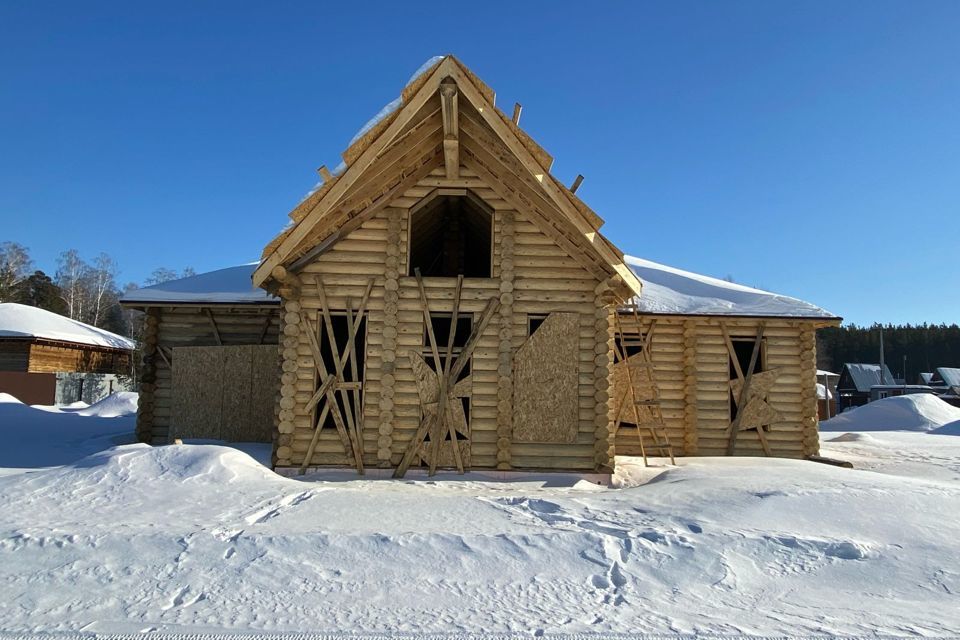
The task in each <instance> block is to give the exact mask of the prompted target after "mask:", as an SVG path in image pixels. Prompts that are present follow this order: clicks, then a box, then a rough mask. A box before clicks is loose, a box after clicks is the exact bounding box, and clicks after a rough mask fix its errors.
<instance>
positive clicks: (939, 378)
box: [930, 367, 960, 387]
mask: <svg viewBox="0 0 960 640" xmlns="http://www.w3.org/2000/svg"><path fill="white" fill-rule="evenodd" d="M930 383H931V384H932V385H934V386H943V387H960V369H955V368H953V367H937V372H936V375H934V376H933V378H932V380H930Z"/></svg>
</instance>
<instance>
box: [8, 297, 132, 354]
mask: <svg viewBox="0 0 960 640" xmlns="http://www.w3.org/2000/svg"><path fill="white" fill-rule="evenodd" d="M3 338H12V339H26V340H29V339H41V340H55V341H57V342H72V343H74V344H82V345H88V346H94V347H110V348H113V349H133V348H135V347H136V345H135V344H134V342H133V340H130V339H129V338H124V337H123V336H119V335H117V334H115V333H111V332H109V331H107V330H105V329H100V328H98V327H94V326H91V325H89V324H86V323H84V322H80V321H79V320H71V319H70V318H68V317H66V316H61V315H60V314H57V313H53V312H52V311H47V310H46V309H38V308H37V307H30V306H27V305H25V304H17V303H15V302H4V303H0V339H3Z"/></svg>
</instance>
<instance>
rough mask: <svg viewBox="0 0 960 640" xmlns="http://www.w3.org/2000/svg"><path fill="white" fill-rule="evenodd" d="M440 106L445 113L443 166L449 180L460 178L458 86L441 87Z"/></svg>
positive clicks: (451, 83) (447, 85) (452, 84)
mask: <svg viewBox="0 0 960 640" xmlns="http://www.w3.org/2000/svg"><path fill="white" fill-rule="evenodd" d="M440 105H441V110H442V112H443V114H442V115H443V164H444V167H445V168H446V171H447V179H448V180H456V179H457V178H459V177H460V114H459V109H458V107H457V85H456V83H454V82H444V83H442V84H441V85H440Z"/></svg>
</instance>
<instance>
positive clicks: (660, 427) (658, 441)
mask: <svg viewBox="0 0 960 640" xmlns="http://www.w3.org/2000/svg"><path fill="white" fill-rule="evenodd" d="M623 309H625V310H626V311H628V312H630V313H632V314H633V321H634V326H635V327H636V328H637V331H640V327H641V324H640V313H639V310H638V308H637V305H636V303H635V302H634V303H630V304H628V305H626V306H625V307H623ZM615 317H616V323H617V326H616V329H617V334H618V336H619V338H620V339H619V341H617V342H615V347H614V348H615V350H616V352H617V353H616V356H617V358H618V359H619V363H620V364H623V366H624V370H625V372H626V378H627V390H628V391H627V392H626V393H625V394H624V397H622V398H621V401H620V403H619V404H618V405H617V407H618V408H617V416H616V422H615V426H614V434H616V432H617V431H618V430H619V429H620V421H621V419H620V416H621V414H622V413H623V411H622V407H623V402H626V401H628V398H627V397H626V396H627V395H629V402H630V406H631V407H632V409H633V417H634V424H636V425H637V438H638V439H639V441H640V454H641V455H642V456H643V464H644V466H646V467H649V466H650V463H649V461H648V460H647V451H648V450H649V451H651V452H653V453H654V454H655V455H658V456H669V458H670V464H676V463H677V462H676V460H675V459H674V457H673V445H671V444H670V438H669V436H667V430H666V425H665V424H664V422H663V411H662V410H661V408H660V387H659V386H658V385H657V381H656V378H655V377H654V366H653V359H652V358H651V356H650V345H651V344H652V339H653V330H654V328H655V327H656V324H657V321H656V320H651V322H650V327H649V329H647V331H646V334H645V335H644V334H643V333H641V334H640V335H641V337H640V339H636V338H633V339H631V338H628V337H627V334H626V333H624V331H623V325H622V324H621V322H620V311H619V310H618V311H617V312H616V316H615ZM630 347H639V349H640V350H639V351H637V352H636V353H634V354H631V355H629V356H628V355H627V354H628V353H629V348H630ZM644 378H645V379H646V385H645V386H646V387H647V389H648V390H649V397H644V398H640V397H638V394H637V382H643V381H644ZM641 409H643V410H645V413H646V414H647V416H648V417H647V418H646V419H643V418H641V417H640V413H641ZM644 431H646V432H647V434H648V435H649V438H650V440H651V441H652V442H651V443H650V444H647V443H645V442H644V436H643V432H644ZM614 437H616V435H614Z"/></svg>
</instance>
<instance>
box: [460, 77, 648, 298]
mask: <svg viewBox="0 0 960 640" xmlns="http://www.w3.org/2000/svg"><path fill="white" fill-rule="evenodd" d="M450 75H451V76H453V78H454V80H456V82H457V86H458V88H459V90H460V93H461V94H462V95H463V96H464V98H466V99H467V100H469V101H470V102H471V103H472V104H473V106H474V107H476V108H477V111H478V112H479V114H480V116H481V118H483V120H484V121H485V122H486V123H487V125H488V126H489V127H490V128H491V129H492V130H493V131H494V132H495V133H496V134H497V136H498V137H500V139H501V140H503V142H504V144H506V146H507V148H508V149H509V150H510V151H511V152H512V153H513V154H514V155H515V156H516V157H517V158H518V159H519V160H520V162H521V164H522V165H523V167H524V168H525V169H526V171H527V172H529V174H530V175H531V176H532V177H533V178H534V179H535V180H536V181H537V182H539V184H540V186H541V188H542V190H543V192H544V193H546V194H547V196H549V198H550V199H551V200H552V201H553V202H554V203H555V204H556V206H557V207H558V208H559V209H560V211H561V212H563V213H564V215H565V216H566V218H567V219H568V220H569V221H570V222H572V223H573V224H574V226H575V227H576V228H577V230H578V231H579V232H580V233H581V234H583V236H584V237H585V238H586V239H587V241H588V242H589V243H590V244H591V245H592V246H593V247H594V249H595V250H596V251H597V253H599V254H600V255H601V256H602V257H603V259H604V260H605V261H606V262H607V263H608V264H609V265H610V266H611V267H612V268H613V269H614V270H615V271H616V272H617V274H618V275H619V276H620V277H621V278H622V279H623V281H624V282H626V283H627V284H628V285H630V287H631V288H632V289H634V291H636V292H637V293H639V292H640V290H641V288H642V285H641V284H640V280H639V279H638V278H637V276H636V274H634V273H633V271H631V270H630V268H629V267H628V266H627V265H626V264H624V263H623V257H622V256H620V255H617V252H616V251H614V250H613V249H612V247H611V246H610V245H609V243H607V242H606V239H605V238H603V237H602V236H600V234H599V232H598V231H597V229H596V228H594V227H593V226H592V225H591V224H590V223H589V222H587V221H586V220H585V219H584V218H583V216H582V214H581V213H580V210H579V209H578V208H577V207H576V205H574V203H573V201H571V200H570V196H568V195H567V194H568V193H569V192H567V193H564V192H565V191H567V190H566V189H563V188H562V187H560V186H558V185H557V183H556V182H555V181H554V180H553V179H552V178H551V177H550V176H549V175H547V173H546V171H545V170H544V169H543V167H541V166H540V165H539V164H538V163H537V161H536V159H535V158H534V157H533V156H532V155H531V153H530V151H529V150H528V149H527V148H526V146H525V145H524V144H523V143H522V142H521V141H520V139H519V138H518V137H517V136H516V135H515V134H514V132H513V131H511V130H510V128H509V127H508V126H507V125H506V124H505V122H504V120H503V119H501V118H500V116H499V115H497V113H495V110H494V107H493V105H489V107H488V105H487V104H486V101H485V100H484V98H483V96H482V95H480V93H479V92H478V91H477V89H476V87H475V86H474V85H473V83H472V82H471V81H470V79H469V78H467V76H466V74H464V73H463V71H462V70H461V69H460V67H459V66H454V67H453V69H452V70H451V73H450Z"/></svg>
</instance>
